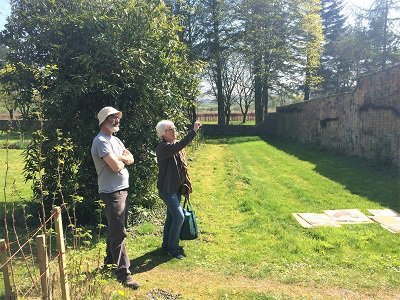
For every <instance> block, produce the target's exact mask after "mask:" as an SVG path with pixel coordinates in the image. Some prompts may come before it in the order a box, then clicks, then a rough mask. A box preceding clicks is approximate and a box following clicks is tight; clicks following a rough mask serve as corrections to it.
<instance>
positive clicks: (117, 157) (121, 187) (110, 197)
mask: <svg viewBox="0 0 400 300" xmlns="http://www.w3.org/2000/svg"><path fill="white" fill-rule="evenodd" d="M97 118H98V119H99V127H100V132H99V133H98V134H97V136H96V137H95V138H94V139H93V143H92V149H91V153H92V158H93V161H94V165H95V167H96V172H97V179H98V185H99V195H100V199H101V200H102V201H103V202H104V204H105V215H106V218H107V224H108V228H107V248H106V257H105V259H104V262H105V264H113V265H116V269H115V274H116V276H117V280H118V281H119V282H121V283H122V284H123V285H125V286H127V287H130V288H133V289H137V288H138V287H139V286H140V285H139V283H137V282H136V281H135V280H134V279H133V278H132V276H131V275H130V271H129V267H130V261H129V257H128V252H127V250H126V248H125V238H126V236H127V234H126V228H125V221H126V210H127V196H128V187H129V173H128V170H127V169H126V167H125V166H128V165H131V164H133V162H134V159H133V156H132V154H131V153H130V152H129V150H128V149H126V148H125V146H124V144H123V143H122V142H121V140H120V139H119V138H117V137H116V136H114V135H113V134H114V133H116V132H118V131H119V123H120V120H121V118H122V112H120V111H118V110H117V109H115V108H113V107H111V106H106V107H103V108H102V109H101V110H100V111H99V113H98V114H97Z"/></svg>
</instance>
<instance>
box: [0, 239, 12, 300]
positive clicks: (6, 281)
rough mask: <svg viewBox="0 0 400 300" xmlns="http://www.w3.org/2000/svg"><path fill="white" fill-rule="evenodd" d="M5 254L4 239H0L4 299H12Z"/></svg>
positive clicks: (5, 245)
mask: <svg viewBox="0 0 400 300" xmlns="http://www.w3.org/2000/svg"><path fill="white" fill-rule="evenodd" d="M7 260H8V255H7V244H6V241H5V240H0V266H2V265H4V266H3V268H2V269H1V271H2V272H3V278H4V287H5V297H6V298H5V299H7V300H9V299H14V295H13V292H12V288H11V282H10V272H9V269H8V265H9V262H7Z"/></svg>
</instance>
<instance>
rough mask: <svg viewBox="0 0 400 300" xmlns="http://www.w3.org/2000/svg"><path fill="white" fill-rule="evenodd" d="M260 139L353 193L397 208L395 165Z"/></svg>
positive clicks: (399, 177) (399, 176)
mask: <svg viewBox="0 0 400 300" xmlns="http://www.w3.org/2000/svg"><path fill="white" fill-rule="evenodd" d="M260 138H261V139H263V140H264V141H265V142H266V143H268V144H269V145H271V146H273V147H275V148H277V149H280V150H282V151H284V152H285V153H288V154H291V155H294V156H296V157H297V158H299V159H300V160H304V161H308V162H310V163H312V164H315V169H314V170H315V171H316V172H317V173H319V174H321V175H322V176H324V177H327V178H329V179H331V180H333V181H335V182H338V183H340V184H342V185H344V186H346V188H347V189H348V190H349V191H350V192H352V193H353V194H357V195H360V196H363V197H366V198H368V199H370V200H371V201H374V202H378V203H380V204H381V205H383V206H385V207H388V208H391V209H394V210H396V211H400V172H399V170H398V169H397V168H396V167H393V166H383V165H377V164H372V163H371V162H368V161H366V160H365V159H363V158H360V157H355V156H346V155H344V154H339V153H336V152H332V151H329V150H326V149H323V148H321V147H320V146H316V145H306V144H301V143H299V142H296V141H288V140H283V139H278V138H272V137H260Z"/></svg>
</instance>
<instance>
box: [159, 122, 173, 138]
mask: <svg viewBox="0 0 400 300" xmlns="http://www.w3.org/2000/svg"><path fill="white" fill-rule="evenodd" d="M168 126H174V122H172V121H170V120H162V121H160V122H158V123H157V126H156V132H157V136H158V137H159V138H160V139H162V138H163V137H164V133H165V130H166V129H167V127H168Z"/></svg>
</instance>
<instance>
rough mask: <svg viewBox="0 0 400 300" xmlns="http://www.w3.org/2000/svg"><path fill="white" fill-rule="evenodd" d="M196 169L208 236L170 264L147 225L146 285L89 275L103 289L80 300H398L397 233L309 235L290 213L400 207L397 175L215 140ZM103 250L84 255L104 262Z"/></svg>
mask: <svg viewBox="0 0 400 300" xmlns="http://www.w3.org/2000/svg"><path fill="white" fill-rule="evenodd" d="M189 167H190V174H191V178H192V180H193V186H194V193H193V195H192V202H193V204H194V206H195V208H196V212H197V217H198V222H199V228H200V232H201V235H200V237H199V239H197V240H195V241H185V242H182V243H181V244H182V245H183V246H185V252H186V253H187V257H186V258H185V259H184V260H182V261H178V260H170V259H169V258H168V257H167V256H165V255H164V254H162V252H161V251H160V250H159V249H158V247H159V246H160V244H161V232H162V228H161V223H162V220H155V221H153V222H146V223H143V224H141V225H139V226H138V227H136V228H134V230H133V232H132V233H131V236H130V238H129V239H128V241H127V246H128V249H129V253H130V258H131V260H132V272H133V273H134V277H135V278H136V279H137V280H138V281H139V282H140V283H141V284H142V286H141V288H140V289H139V290H138V291H130V290H127V289H125V288H123V287H122V286H120V285H119V284H118V283H116V282H115V280H114V279H112V278H109V277H107V275H102V274H100V273H96V272H93V271H92V272H91V273H90V274H91V275H88V274H86V275H85V276H92V277H93V276H95V278H97V279H98V281H97V282H98V286H101V289H98V288H97V289H95V290H96V291H97V294H96V296H93V297H92V298H90V297H86V298H85V293H86V292H87V291H88V290H91V291H92V294H91V295H94V293H95V292H93V291H94V289H92V288H91V289H88V288H86V289H82V290H79V294H74V295H75V296H74V297H75V298H74V299H89V298H90V299H95V298H96V297H97V298H102V299H146V297H150V296H153V298H148V299H176V298H177V297H178V295H180V297H181V299H344V298H347V299H349V298H351V299H396V297H398V295H399V293H400V288H399V286H400V260H399V251H398V249H399V248H400V239H399V236H398V235H396V234H392V233H390V232H388V231H386V230H384V229H383V228H381V227H380V226H379V225H378V224H375V223H371V224H362V225H349V226H342V227H340V228H317V229H304V228H302V227H301V226H300V225H299V224H297V222H296V221H295V220H294V218H293V217H292V216H291V213H293V212H317V213H318V212H323V210H327V209H341V208H358V209H360V210H361V211H362V212H364V213H365V214H368V212H367V209H372V208H386V207H389V208H392V209H395V210H397V211H399V210H400V176H399V175H398V173H395V172H394V171H393V170H383V169H374V168H373V167H371V166H368V165H365V164H364V163H363V162H362V160H358V159H354V158H349V157H343V156H340V155H336V154H332V153H329V152H325V151H321V150H319V149H315V148H312V147H309V146H303V145H300V144H295V143H289V142H283V141H280V140H264V139H262V138H259V137H239V138H229V139H214V140H208V141H207V143H206V144H205V145H204V146H202V147H200V148H199V150H198V151H196V152H195V153H194V155H193V157H192V160H191V161H190V165H189ZM104 247H105V246H104V243H99V244H97V245H96V247H95V248H94V249H92V250H88V251H86V252H82V253H79V254H78V255H79V257H83V259H84V260H85V261H89V263H88V264H89V265H91V266H97V265H98V262H100V261H101V260H102V255H103V252H104ZM99 253H101V254H100V255H99ZM70 256H73V255H72V254H70ZM93 268H94V267H93ZM93 268H92V270H93ZM85 276H84V277H83V278H85ZM86 282H90V281H86ZM87 284H88V285H89V283H87ZM1 288H2V286H1V284H0V291H1ZM0 294H1V293H0ZM99 295H102V296H101V297H100V296H99ZM78 296H79V297H78ZM167 296H168V297H170V298H166V297H167ZM157 297H158V298H157ZM162 297H164V298H162ZM97 298H96V299H97Z"/></svg>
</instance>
